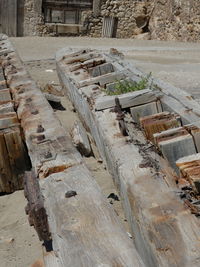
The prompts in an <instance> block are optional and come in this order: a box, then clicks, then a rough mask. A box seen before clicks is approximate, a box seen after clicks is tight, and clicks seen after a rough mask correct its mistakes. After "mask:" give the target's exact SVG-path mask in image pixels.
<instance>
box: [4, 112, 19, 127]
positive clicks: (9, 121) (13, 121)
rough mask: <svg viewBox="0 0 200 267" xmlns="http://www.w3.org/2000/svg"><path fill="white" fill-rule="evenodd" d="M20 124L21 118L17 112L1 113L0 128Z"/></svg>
mask: <svg viewBox="0 0 200 267" xmlns="http://www.w3.org/2000/svg"><path fill="white" fill-rule="evenodd" d="M16 125H19V120H18V118H17V115H16V113H15V112H10V113H6V114H0V129H6V128H8V127H11V126H16Z"/></svg>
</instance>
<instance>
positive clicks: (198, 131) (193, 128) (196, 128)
mask: <svg viewBox="0 0 200 267" xmlns="http://www.w3.org/2000/svg"><path fill="white" fill-rule="evenodd" d="M184 127H185V128H186V129H187V131H189V132H190V134H191V135H192V136H193V138H194V143H195V146H196V149H197V152H200V122H199V121H197V122H194V123H192V124H189V125H185V126H184Z"/></svg>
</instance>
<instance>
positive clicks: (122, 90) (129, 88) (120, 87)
mask: <svg viewBox="0 0 200 267" xmlns="http://www.w3.org/2000/svg"><path fill="white" fill-rule="evenodd" d="M150 77H151V73H149V74H148V75H147V76H146V77H143V78H142V79H141V81H139V82H135V81H127V80H124V81H117V83H116V85H115V88H114V90H113V91H110V90H106V94H107V95H121V94H126V93H129V92H133V91H139V90H143V89H145V88H147V87H149V88H150V89H151V86H152V85H149V79H150Z"/></svg>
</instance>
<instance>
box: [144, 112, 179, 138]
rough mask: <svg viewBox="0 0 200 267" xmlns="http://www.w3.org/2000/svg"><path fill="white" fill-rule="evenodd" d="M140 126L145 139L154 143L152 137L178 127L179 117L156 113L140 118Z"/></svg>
mask: <svg viewBox="0 0 200 267" xmlns="http://www.w3.org/2000/svg"><path fill="white" fill-rule="evenodd" d="M140 123H141V126H142V127H143V129H144V132H145V135H146V138H147V139H148V140H150V141H152V142H154V137H153V135H154V134H155V133H160V132H162V131H165V130H168V129H171V128H176V127H179V126H180V122H179V116H177V115H175V114H171V113H169V112H162V113H157V114H154V115H150V116H146V117H143V118H140Z"/></svg>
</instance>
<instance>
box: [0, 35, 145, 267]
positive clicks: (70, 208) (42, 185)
mask: <svg viewBox="0 0 200 267" xmlns="http://www.w3.org/2000/svg"><path fill="white" fill-rule="evenodd" d="M0 60H1V62H2V66H3V70H4V73H5V78H6V82H7V84H8V86H9V90H10V92H11V94H12V99H13V101H14V103H15V104H16V112H17V116H18V119H19V120H20V125H21V127H22V130H23V134H24V138H25V142H26V145H27V150H28V154H29V157H30V161H31V164H32V171H31V172H30V173H26V176H25V196H26V197H27V199H28V206H27V208H26V211H27V213H28V214H29V220H30V224H31V225H34V226H35V228H36V231H37V232H38V235H39V238H40V239H41V240H43V241H44V244H45V245H46V248H47V251H48V250H51V249H53V251H54V252H49V253H45V254H44V262H45V266H52V267H55V266H63V267H66V266H84V267H85V266H88V267H94V266H127V267H129V266H145V265H144V263H143V261H142V259H141V257H140V256H139V255H138V252H137V251H136V249H135V246H134V244H133V242H132V241H131V239H130V238H129V237H128V235H127V233H126V231H125V230H124V228H123V226H122V225H121V223H120V222H119V219H118V217H117V215H116V213H115V212H114V210H113V208H112V207H111V206H110V205H109V203H108V202H107V201H106V199H105V197H104V196H103V195H102V192H101V190H100V188H99V186H98V185H97V184H96V182H95V181H94V179H93V177H92V176H91V173H90V172H89V171H88V169H87V168H86V166H85V165H84V163H83V161H82V157H81V155H80V154H79V153H78V151H77V150H76V149H75V147H74V146H73V145H72V142H71V140H70V137H69V134H68V133H66V132H65V130H64V128H63V127H62V126H61V125H60V123H59V121H58V120H57V118H56V117H55V115H54V113H53V110H52V108H51V107H50V105H49V104H48V102H47V100H46V99H45V97H44V96H43V94H42V92H41V91H40V89H39V88H38V87H37V86H36V84H35V83H34V82H33V80H32V79H31V78H30V76H29V75H28V73H27V72H26V70H25V68H24V67H23V65H22V63H21V61H20V59H19V57H18V56H17V54H16V52H15V51H14V48H13V47H12V45H11V43H10V42H9V40H8V39H7V37H6V36H3V35H0ZM11 67H12V68H11ZM10 68H11V69H14V70H15V71H14V73H13V72H10V71H9V70H10ZM51 241H52V246H53V247H52V248H51Z"/></svg>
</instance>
